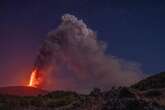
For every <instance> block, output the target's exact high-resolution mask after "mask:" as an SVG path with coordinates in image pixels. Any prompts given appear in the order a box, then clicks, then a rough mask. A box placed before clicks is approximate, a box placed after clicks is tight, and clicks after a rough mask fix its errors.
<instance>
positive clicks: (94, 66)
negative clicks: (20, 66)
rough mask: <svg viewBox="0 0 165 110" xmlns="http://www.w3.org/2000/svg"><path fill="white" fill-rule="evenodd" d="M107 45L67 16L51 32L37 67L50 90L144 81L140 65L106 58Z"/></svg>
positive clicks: (81, 22) (80, 88) (105, 87)
mask: <svg viewBox="0 0 165 110" xmlns="http://www.w3.org/2000/svg"><path fill="white" fill-rule="evenodd" d="M105 49H106V43H105V42H103V41H99V40H98V39H97V35H96V33H95V32H94V31H93V30H91V29H89V28H88V27H87V25H86V24H85V23H84V22H83V21H82V20H79V19H77V18H76V17H75V16H73V15H70V14H65V15H64V16H62V23H61V24H60V25H59V26H58V27H57V29H56V30H54V31H51V32H49V34H48V38H47V39H46V40H45V42H44V44H43V46H42V47H41V50H40V54H39V55H38V57H37V60H36V62H35V67H37V68H39V69H41V70H44V71H45V74H46V75H47V78H48V80H47V83H46V85H45V86H46V87H47V88H52V89H71V90H78V91H81V90H88V89H91V88H93V87H99V88H103V89H108V88H110V87H112V86H125V85H130V84H132V83H134V82H136V81H138V80H139V79H141V78H142V76H143V74H142V72H141V70H140V69H139V66H138V64H136V63H131V62H128V61H124V60H122V59H120V58H117V57H114V56H112V55H110V54H105Z"/></svg>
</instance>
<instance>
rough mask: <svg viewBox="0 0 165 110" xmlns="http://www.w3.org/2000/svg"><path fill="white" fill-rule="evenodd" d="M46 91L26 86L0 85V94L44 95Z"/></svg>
mask: <svg viewBox="0 0 165 110" xmlns="http://www.w3.org/2000/svg"><path fill="white" fill-rule="evenodd" d="M47 93H48V92H47V91H45V90H42V89H39V88H34V87H28V86H9V87H0V95H14V96H37V95H45V94H47Z"/></svg>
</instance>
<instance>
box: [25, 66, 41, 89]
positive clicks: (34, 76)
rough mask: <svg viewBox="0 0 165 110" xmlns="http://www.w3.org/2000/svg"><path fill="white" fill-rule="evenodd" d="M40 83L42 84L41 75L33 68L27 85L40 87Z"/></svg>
mask: <svg viewBox="0 0 165 110" xmlns="http://www.w3.org/2000/svg"><path fill="white" fill-rule="evenodd" d="M42 84H43V75H42V74H41V73H40V72H39V71H38V70H37V69H34V70H33V71H32V73H31V76H30V80H29V84H28V86H30V87H35V88H40V87H41V86H42Z"/></svg>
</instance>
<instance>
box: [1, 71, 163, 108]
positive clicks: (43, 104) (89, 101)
mask: <svg viewBox="0 0 165 110" xmlns="http://www.w3.org/2000/svg"><path fill="white" fill-rule="evenodd" d="M164 75H165V73H164V72H163V73H161V74H157V75H155V76H151V77H148V78H146V79H144V80H142V81H140V82H139V83H137V84H135V85H132V86H131V87H116V88H115V87H112V88H111V89H110V90H108V91H101V90H100V89H98V88H95V89H93V90H92V91H91V92H90V93H89V94H87V95H86V94H79V93H76V92H73V91H54V92H49V93H47V94H38V96H18V95H17V96H14V95H4V94H1V95H0V110H165V86H164V83H163V82H162V81H164V80H165V78H164ZM149 82H150V83H149ZM152 83H153V84H152ZM142 88H143V89H142ZM1 91H3V90H2V89H1ZM35 95H36V94H35Z"/></svg>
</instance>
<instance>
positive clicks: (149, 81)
mask: <svg viewBox="0 0 165 110" xmlns="http://www.w3.org/2000/svg"><path fill="white" fill-rule="evenodd" d="M131 87H132V88H135V89H138V90H150V89H162V88H165V72H160V73H159V74H156V75H153V76H150V77H147V78H146V79H144V80H142V81H140V82H138V83H136V84H134V85H132V86H131Z"/></svg>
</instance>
